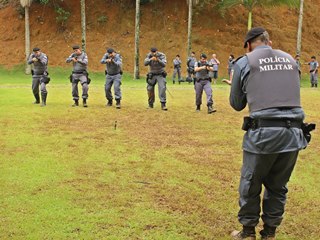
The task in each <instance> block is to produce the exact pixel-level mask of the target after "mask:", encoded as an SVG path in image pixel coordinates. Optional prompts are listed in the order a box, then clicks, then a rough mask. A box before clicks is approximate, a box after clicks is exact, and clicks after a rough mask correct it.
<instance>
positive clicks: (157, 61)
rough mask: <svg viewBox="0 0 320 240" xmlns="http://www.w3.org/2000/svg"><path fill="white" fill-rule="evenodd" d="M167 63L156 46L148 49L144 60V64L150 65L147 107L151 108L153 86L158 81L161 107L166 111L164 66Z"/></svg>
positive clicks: (153, 99)
mask: <svg viewBox="0 0 320 240" xmlns="http://www.w3.org/2000/svg"><path fill="white" fill-rule="evenodd" d="M166 64H167V60H166V55H165V54H164V53H162V52H159V51H158V49H157V48H155V47H153V48H151V49H150V53H148V54H147V57H146V59H145V60H144V65H145V66H149V67H150V72H149V73H148V74H147V91H148V104H149V108H153V104H154V101H155V95H154V87H155V85H156V84H157V83H158V92H159V98H160V102H161V109H162V110H164V111H167V110H168V108H167V107H166V102H167V98H166V89H167V88H166V84H167V82H166V76H167V73H166V72H165V67H166Z"/></svg>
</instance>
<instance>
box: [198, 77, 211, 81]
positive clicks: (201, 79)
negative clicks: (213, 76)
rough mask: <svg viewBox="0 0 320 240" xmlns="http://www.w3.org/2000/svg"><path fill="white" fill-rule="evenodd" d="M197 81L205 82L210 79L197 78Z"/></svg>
mask: <svg viewBox="0 0 320 240" xmlns="http://www.w3.org/2000/svg"><path fill="white" fill-rule="evenodd" d="M197 80H198V81H205V80H209V81H210V78H198V79H197Z"/></svg>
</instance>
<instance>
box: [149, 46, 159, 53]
mask: <svg viewBox="0 0 320 240" xmlns="http://www.w3.org/2000/svg"><path fill="white" fill-rule="evenodd" d="M150 51H151V52H156V51H158V49H157V48H156V47H152V48H151V49H150Z"/></svg>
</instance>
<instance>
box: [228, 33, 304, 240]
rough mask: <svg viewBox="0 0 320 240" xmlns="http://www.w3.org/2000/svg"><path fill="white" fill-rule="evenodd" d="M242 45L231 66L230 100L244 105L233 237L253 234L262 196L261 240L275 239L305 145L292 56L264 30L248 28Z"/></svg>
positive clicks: (297, 79) (254, 235) (296, 73)
mask: <svg viewBox="0 0 320 240" xmlns="http://www.w3.org/2000/svg"><path fill="white" fill-rule="evenodd" d="M244 47H245V48H247V49H248V53H247V54H246V55H245V56H244V57H242V58H240V59H239V60H238V61H237V62H236V63H235V65H234V73H233V78H232V85H231V93H230V104H231V106H232V107H233V108H234V109H235V110H237V111H241V110H243V109H244V108H245V107H246V105H247V104H248V106H249V113H250V117H247V118H245V121H244V126H243V129H244V130H246V133H245V136H244V139H243V165H242V170H241V179H240V187H239V193H240V200H239V205H240V210H239V213H238V220H239V222H240V223H241V224H242V226H243V229H242V230H241V231H234V232H233V233H232V234H231V235H232V238H233V239H256V233H255V227H256V226H257V224H258V223H259V218H260V193H261V189H262V185H264V187H265V191H264V195H263V200H262V216H261V218H262V221H263V223H264V225H263V230H261V231H260V234H261V237H262V239H263V240H267V239H269V240H271V239H275V234H276V228H277V227H278V226H279V225H280V223H281V221H282V218H283V213H284V207H285V202H286V195H287V191H288V189H287V183H288V181H289V179H290V176H291V173H292V170H293V168H294V166H295V163H296V160H297V157H298V152H299V150H301V149H303V148H305V147H306V146H307V141H306V139H305V138H304V135H303V132H302V130H301V125H302V121H303V119H304V112H303V110H302V108H301V103H300V86H299V85H300V78H299V70H298V66H297V64H296V62H295V60H294V59H293V58H292V57H291V56H290V55H289V54H287V53H285V52H283V51H280V50H274V49H272V48H271V41H270V40H269V34H268V32H267V31H266V30H265V29H264V28H261V27H257V28H252V29H251V30H250V31H249V32H248V33H247V35H246V37H245V41H244Z"/></svg>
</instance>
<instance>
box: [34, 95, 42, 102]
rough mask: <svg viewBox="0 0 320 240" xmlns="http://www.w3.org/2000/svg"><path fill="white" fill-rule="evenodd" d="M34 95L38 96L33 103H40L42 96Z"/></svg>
mask: <svg viewBox="0 0 320 240" xmlns="http://www.w3.org/2000/svg"><path fill="white" fill-rule="evenodd" d="M34 97H35V98H36V101H34V102H33V104H39V103H40V96H39V95H35V96H34Z"/></svg>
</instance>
